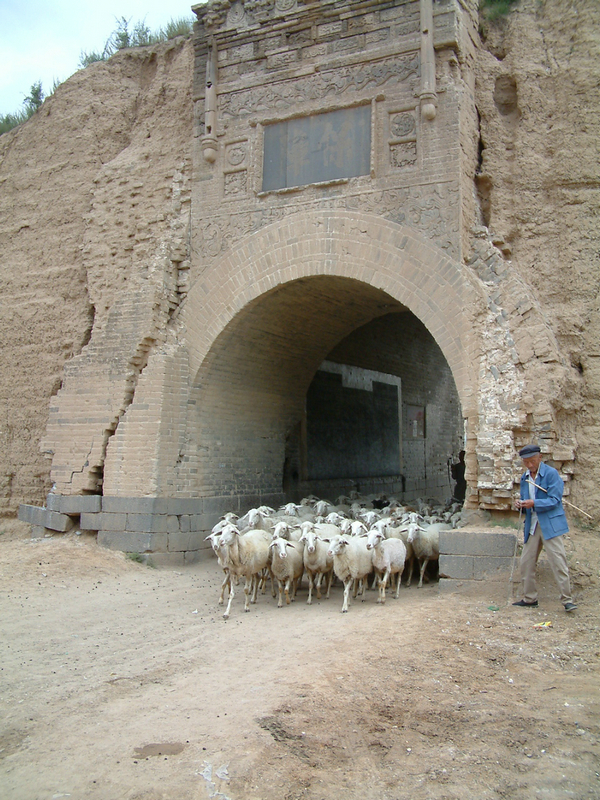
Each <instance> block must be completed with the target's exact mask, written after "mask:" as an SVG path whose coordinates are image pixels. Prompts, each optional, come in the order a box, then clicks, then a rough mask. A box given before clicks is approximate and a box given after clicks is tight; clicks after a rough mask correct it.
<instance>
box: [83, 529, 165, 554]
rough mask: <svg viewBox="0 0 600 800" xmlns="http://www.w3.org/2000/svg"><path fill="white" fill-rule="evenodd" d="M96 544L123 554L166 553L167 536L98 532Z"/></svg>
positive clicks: (128, 532)
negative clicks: (120, 551) (121, 551)
mask: <svg viewBox="0 0 600 800" xmlns="http://www.w3.org/2000/svg"><path fill="white" fill-rule="evenodd" d="M98 544H99V545H100V546H101V547H107V548H109V549H110V550H123V551H124V552H125V553H166V552H167V550H168V547H167V544H168V534H167V533H139V532H134V531H126V532H125V531H124V532H117V531H98Z"/></svg>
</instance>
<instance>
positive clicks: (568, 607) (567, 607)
mask: <svg viewBox="0 0 600 800" xmlns="http://www.w3.org/2000/svg"><path fill="white" fill-rule="evenodd" d="M576 608H577V604H576V603H565V611H575V609H576Z"/></svg>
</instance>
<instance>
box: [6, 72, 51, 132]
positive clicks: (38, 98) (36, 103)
mask: <svg viewBox="0 0 600 800" xmlns="http://www.w3.org/2000/svg"><path fill="white" fill-rule="evenodd" d="M44 99H45V95H44V92H43V91H42V82H41V81H38V82H37V83H34V84H32V86H31V89H30V90H29V95H28V96H27V97H26V98H25V100H24V101H23V108H22V109H21V110H20V111H15V113H14V114H0V134H3V133H6V132H7V131H10V130H12V128H16V126H17V125H20V124H21V123H22V122H26V121H27V120H28V119H29V117H31V116H33V115H34V114H35V112H36V111H37V110H38V108H39V107H40V106H41V105H42V103H43V102H44Z"/></svg>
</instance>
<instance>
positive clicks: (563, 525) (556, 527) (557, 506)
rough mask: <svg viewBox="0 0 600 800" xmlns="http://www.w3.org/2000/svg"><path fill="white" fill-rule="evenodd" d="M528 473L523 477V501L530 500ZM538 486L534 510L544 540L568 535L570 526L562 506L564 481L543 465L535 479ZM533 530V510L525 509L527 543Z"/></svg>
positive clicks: (552, 469)
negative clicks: (564, 534) (539, 487)
mask: <svg viewBox="0 0 600 800" xmlns="http://www.w3.org/2000/svg"><path fill="white" fill-rule="evenodd" d="M527 477H528V475H527V473H526V472H525V473H524V474H523V475H522V476H521V500H529V484H528V483H527ZM534 481H535V483H537V485H538V486H541V487H542V489H546V491H545V492H544V491H542V489H538V488H536V490H535V498H534V503H535V505H534V508H535V512H536V514H537V516H538V525H539V526H540V528H541V529H542V536H543V537H544V539H553V538H554V537H555V536H561V535H562V534H563V533H568V531H569V526H568V524H567V518H566V516H565V511H564V509H563V505H562V495H563V486H564V484H563V481H562V478H561V477H560V475H559V474H558V472H557V470H555V469H554V467H549V466H548V464H544V462H543V461H542V463H541V464H540V466H539V467H538V471H537V475H536V476H535V479H534ZM530 530H531V509H530V508H527V509H525V541H527V539H528V538H529V531H530Z"/></svg>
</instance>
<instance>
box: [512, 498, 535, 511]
mask: <svg viewBox="0 0 600 800" xmlns="http://www.w3.org/2000/svg"><path fill="white" fill-rule="evenodd" d="M534 505H535V503H534V501H533V500H515V508H516V509H517V511H518V510H519V509H521V508H533V507H534Z"/></svg>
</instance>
